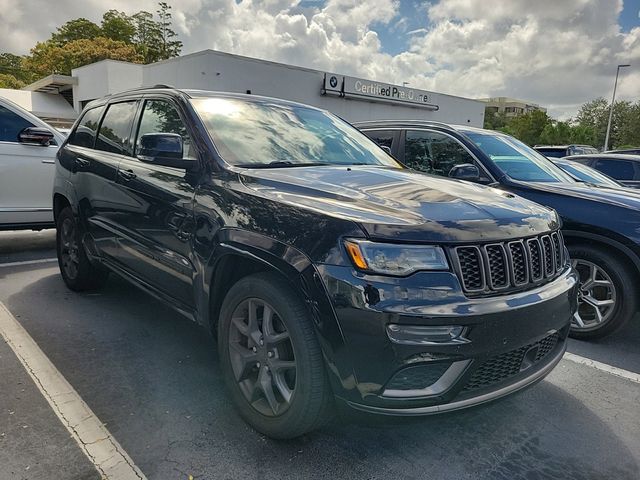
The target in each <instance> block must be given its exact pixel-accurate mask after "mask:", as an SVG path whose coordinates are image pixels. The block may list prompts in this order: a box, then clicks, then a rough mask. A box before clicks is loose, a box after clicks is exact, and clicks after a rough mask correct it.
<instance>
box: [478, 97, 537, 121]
mask: <svg viewBox="0 0 640 480" xmlns="http://www.w3.org/2000/svg"><path fill="white" fill-rule="evenodd" d="M478 100H480V101H481V102H484V103H486V106H485V108H484V113H485V115H493V114H496V113H504V114H505V115H506V116H507V117H517V116H518V115H522V114H524V113H530V112H533V111H535V110H540V111H542V112H545V113H546V112H547V109H546V108H544V107H541V106H540V105H538V104H536V103H531V102H527V101H526V100H518V99H517V98H509V97H492V98H479V99H478Z"/></svg>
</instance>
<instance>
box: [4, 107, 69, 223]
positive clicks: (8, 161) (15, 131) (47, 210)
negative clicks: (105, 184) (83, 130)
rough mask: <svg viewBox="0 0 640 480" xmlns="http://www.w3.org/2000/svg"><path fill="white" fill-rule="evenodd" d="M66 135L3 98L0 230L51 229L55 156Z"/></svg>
mask: <svg viewBox="0 0 640 480" xmlns="http://www.w3.org/2000/svg"><path fill="white" fill-rule="evenodd" d="M63 139H64V136H63V135H61V134H60V133H59V132H57V131H56V130H55V129H54V128H53V127H50V126H49V125H47V123H45V122H44V121H42V120H40V119H39V118H38V117H36V116H35V115H32V114H31V113H29V112H28V111H26V110H25V109H24V108H22V107H20V106H18V105H16V104H15V103H13V102H11V101H10V100H8V99H6V98H3V97H0V230H18V229H42V228H51V227H53V226H54V223H53V209H52V208H51V190H52V188H53V175H54V172H55V166H54V163H55V158H56V152H57V151H58V147H59V146H60V145H61V144H62V141H63Z"/></svg>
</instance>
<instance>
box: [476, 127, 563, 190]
mask: <svg viewBox="0 0 640 480" xmlns="http://www.w3.org/2000/svg"><path fill="white" fill-rule="evenodd" d="M464 133H465V134H466V135H467V136H468V137H469V138H470V139H471V140H472V141H473V142H474V143H475V144H476V145H477V146H478V148H479V149H480V150H482V151H483V152H484V153H485V154H486V155H487V156H488V157H489V158H490V159H491V160H492V161H493V163H495V165H496V166H497V167H498V168H499V169H500V170H501V171H502V172H503V173H506V174H507V175H508V176H509V177H511V178H512V179H514V180H522V181H525V182H563V183H574V182H575V180H574V179H573V178H572V177H571V176H570V175H568V174H566V173H565V172H563V171H562V170H561V169H560V168H558V167H556V166H555V165H554V164H552V163H551V162H550V161H549V160H548V159H547V158H545V157H544V156H542V155H540V154H539V153H538V152H536V151H535V150H533V149H532V148H531V147H528V146H527V145H525V144H524V143H522V142H521V141H519V140H516V139H515V138H513V137H510V136H508V135H503V134H497V133H492V132H482V133H480V132H473V131H465V132H464Z"/></svg>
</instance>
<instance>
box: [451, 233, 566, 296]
mask: <svg viewBox="0 0 640 480" xmlns="http://www.w3.org/2000/svg"><path fill="white" fill-rule="evenodd" d="M452 256H453V259H454V265H455V267H456V270H457V273H458V275H459V277H460V280H461V282H462V287H463V288H464V290H465V292H467V293H470V294H475V295H478V294H492V293H497V292H501V291H505V290H513V289H520V288H522V287H525V286H528V285H535V284H538V283H542V282H543V281H546V280H550V279H551V278H553V277H555V276H556V275H557V274H558V273H559V272H560V271H561V269H562V267H563V265H564V263H565V258H564V242H563V240H562V236H561V234H560V232H553V233H551V234H548V235H540V236H538V237H531V238H527V239H524V240H516V241H511V242H501V243H491V244H487V245H481V246H479V245H464V246H461V247H455V248H453V249H452Z"/></svg>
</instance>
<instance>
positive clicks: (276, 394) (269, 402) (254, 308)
mask: <svg viewBox="0 0 640 480" xmlns="http://www.w3.org/2000/svg"><path fill="white" fill-rule="evenodd" d="M228 341H229V357H230V360H231V367H232V369H233V374H234V377H235V381H236V382H237V384H238V386H239V387H240V390H241V392H242V394H243V395H244V397H245V399H246V400H247V402H249V404H250V405H251V406H252V407H253V408H255V409H256V410H257V411H258V412H260V413H261V414H263V415H265V416H269V417H275V416H279V415H282V414H283V413H284V412H285V411H286V410H287V409H288V408H289V405H290V404H291V400H292V397H293V395H294V394H295V387H296V360H295V356H294V352H293V345H292V343H291V338H290V336H289V332H288V330H287V328H286V326H285V325H284V323H283V322H282V319H281V318H280V316H279V315H278V313H277V312H276V310H275V309H274V308H273V307H272V306H271V305H270V304H269V303H267V302H265V301H264V300H262V299H258V298H249V299H247V300H244V301H243V302H241V303H240V304H239V305H238V306H237V307H236V309H235V310H234V312H233V315H232V317H231V325H230V328H229V339H228Z"/></svg>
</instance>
